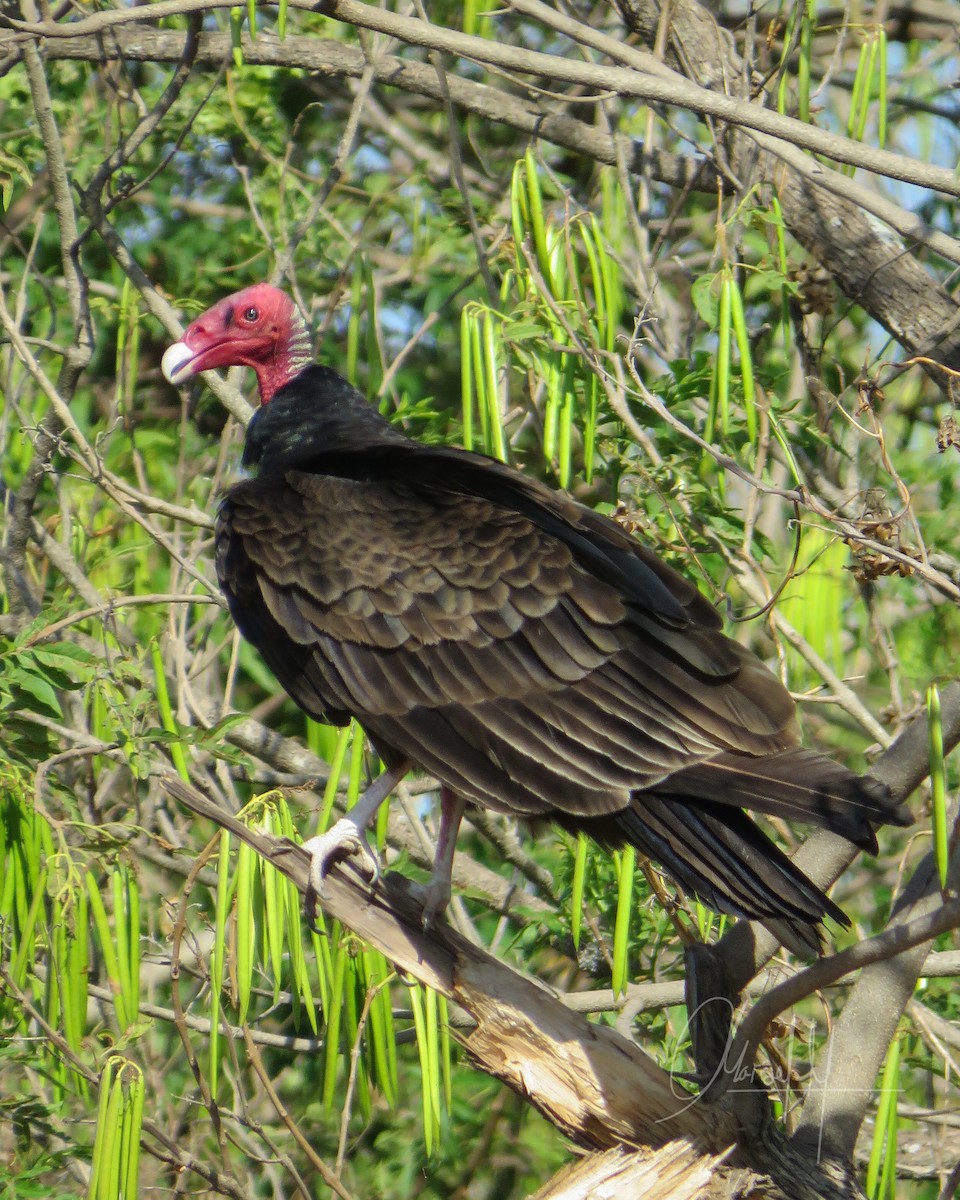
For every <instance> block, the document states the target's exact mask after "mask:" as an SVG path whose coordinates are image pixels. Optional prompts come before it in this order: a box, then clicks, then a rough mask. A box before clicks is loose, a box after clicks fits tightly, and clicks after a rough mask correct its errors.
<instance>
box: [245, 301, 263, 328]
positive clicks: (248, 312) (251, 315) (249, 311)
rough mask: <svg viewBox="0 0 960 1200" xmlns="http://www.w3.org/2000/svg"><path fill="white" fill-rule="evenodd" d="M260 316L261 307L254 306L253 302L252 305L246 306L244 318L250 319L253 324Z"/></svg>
mask: <svg viewBox="0 0 960 1200" xmlns="http://www.w3.org/2000/svg"><path fill="white" fill-rule="evenodd" d="M259 316H260V309H259V308H254V306H253V305H252V304H251V305H250V307H249V308H245V309H244V310H243V319H244V320H245V321H249V323H250V324H251V325H252V324H253V322H254V321H256V320H257V319H258V318H259Z"/></svg>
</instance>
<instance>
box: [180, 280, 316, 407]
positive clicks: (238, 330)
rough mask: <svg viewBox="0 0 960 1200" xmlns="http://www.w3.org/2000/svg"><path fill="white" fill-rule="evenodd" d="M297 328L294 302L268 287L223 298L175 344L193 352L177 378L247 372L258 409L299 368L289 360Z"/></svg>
mask: <svg viewBox="0 0 960 1200" xmlns="http://www.w3.org/2000/svg"><path fill="white" fill-rule="evenodd" d="M298 325H300V326H302V322H301V321H300V318H299V315H298V313H297V310H296V308H295V306H294V303H293V301H292V300H291V299H290V297H289V296H287V295H286V294H285V293H284V292H281V291H280V290H279V289H278V288H275V287H271V286H270V285H269V284H266V283H257V284H254V285H253V287H248V288H244V289H243V291H241V292H234V293H233V295H230V296H225V297H224V299H223V300H220V301H218V303H216V304H215V305H214V306H213V307H212V308H210V309H208V310H207V311H206V312H205V313H204V314H203V315H202V316H200V317H197V319H196V320H195V321H194V322H193V323H192V324H191V325H189V326H188V328H187V329H186V331H185V332H184V335H183V337H182V338H181V339H180V340H181V342H182V344H183V345H185V346H186V347H187V348H188V349H190V350H192V351H193V352H194V358H193V359H192V360H191V361H190V363H189V370H188V371H187V372H185V373H182V377H183V378H186V377H187V376H188V375H196V374H197V373H198V372H200V371H210V370H213V369H214V368H216V367H234V366H246V367H252V368H253V369H254V371H256V373H257V382H258V384H259V386H260V400H261V403H263V404H266V403H267V402H268V401H269V400H270V399H271V397H272V396H273V395H274V393H275V392H276V391H277V390H278V389H279V388H281V387H283V385H284V384H285V383H288V382H289V381H290V379H292V378H293V376H294V375H295V374H296V373H297V371H299V370H300V369H301V368H302V366H303V364H302V362H298V363H296V364H295V363H294V361H293V358H292V355H291V343H292V341H293V338H294V334H295V331H296V327H297V326H298ZM178 382H179V381H178Z"/></svg>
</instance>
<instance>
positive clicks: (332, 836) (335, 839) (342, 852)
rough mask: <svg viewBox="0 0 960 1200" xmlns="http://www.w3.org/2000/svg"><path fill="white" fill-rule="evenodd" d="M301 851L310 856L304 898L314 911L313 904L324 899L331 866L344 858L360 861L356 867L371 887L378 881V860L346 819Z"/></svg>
mask: <svg viewBox="0 0 960 1200" xmlns="http://www.w3.org/2000/svg"><path fill="white" fill-rule="evenodd" d="M303 849H304V850H306V852H307V853H308V854H309V855H310V880H309V883H308V885H307V890H306V893H305V897H304V899H305V901H306V900H308V899H312V900H313V906H314V911H316V902H317V901H318V900H319V899H320V897H322V896H323V885H324V880H325V879H326V877H327V875H328V874H329V873H330V869H331V867H333V866H334V865H335V864H336V863H338V862H341V861H342V860H343V859H346V858H351V857H356V858H359V860H360V861H359V862H358V863H357V864H356V865H357V867H358V868H359V870H360V871H361V872H362V873H363V874H364V875H366V876H367V878H368V880H369V881H370V886H371V887H373V886H374V885H375V884H376V883H377V881H378V880H379V878H380V861H379V859H378V858H377V856H376V854H375V853H374V852H373V851H372V850H371V849H370V847H369V845H368V844H367V841H366V839H365V838H364V837H363V835H362V834H361V833H360V831H359V830H358V829H357V827H356V825H354V824H353V822H352V821H350V820H349V819H347V818H346V817H344V818H343V819H342V820H340V821H337V823H336V824H335V825H333V826H332V827H331V828H330V829H328V830H327V832H326V833H324V834H321V835H320V836H319V837H313V838H310V839H309V841H306V842H304V843H303ZM308 919H309V917H308Z"/></svg>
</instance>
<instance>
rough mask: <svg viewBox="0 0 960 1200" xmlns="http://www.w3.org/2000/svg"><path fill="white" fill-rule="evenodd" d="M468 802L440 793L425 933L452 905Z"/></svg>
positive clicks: (426, 897) (443, 789)
mask: <svg viewBox="0 0 960 1200" xmlns="http://www.w3.org/2000/svg"><path fill="white" fill-rule="evenodd" d="M466 807H467V802H466V800H464V799H463V797H462V796H459V795H458V794H457V793H456V792H455V791H453V789H452V788H448V787H446V785H444V786H443V787H441V789H440V831H439V833H438V834H437V849H436V852H435V854H434V856H433V870H432V871H431V872H430V882H429V883H428V884H427V886H426V887H425V888H424V889H423V927H424V929H426V928H427V927H428V926H429V925H430V924H431V922H432V921H434V920H435V919H436V918H437V917H440V916H443V914H444V912H445V911H446V908H447V905H448V904H449V903H450V893H451V890H452V884H451V878H450V877H451V874H452V872H453V855H454V851H455V850H456V848H457V833H458V832H459V829H460V822H461V820H462V819H463V812H464V809H465V808H466Z"/></svg>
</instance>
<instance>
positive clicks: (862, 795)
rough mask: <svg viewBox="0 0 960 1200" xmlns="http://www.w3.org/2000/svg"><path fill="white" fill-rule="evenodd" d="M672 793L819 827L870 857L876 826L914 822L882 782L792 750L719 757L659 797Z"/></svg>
mask: <svg viewBox="0 0 960 1200" xmlns="http://www.w3.org/2000/svg"><path fill="white" fill-rule="evenodd" d="M668 792H669V794H670V795H671V796H676V797H677V799H678V800H682V801H685V802H687V803H689V804H694V805H706V806H710V805H714V804H721V805H724V806H725V807H726V806H729V807H731V808H738V809H739V808H746V809H749V810H752V811H753V812H761V813H766V814H767V816H771V817H784V818H786V819H787V820H791V821H805V822H807V823H808V824H812V825H819V826H821V827H822V828H823V829H829V830H831V831H832V832H833V833H839V834H840V835H841V837H845V838H847V839H848V840H849V841H851V842H853V843H854V845H856V846H859V847H860V849H861V850H867V851H869V852H870V853H871V854H876V852H877V839H876V836H875V834H874V826H876V825H885V824H889V825H909V824H910V821H911V817H910V815H909V813H908V812H907V810H906V809H905V808H904V807H903V805H900V804H897V803H896V802H895V801H894V800H893V798H892V796H891V795H890V793H889V791H888V790H887V788H886V787H885V786H884V785H883V784H882V783H879V782H878V781H877V780H875V779H871V778H870V776H869V775H865V776H860V775H855V774H854V773H853V771H850V770H848V769H847V768H846V767H843V766H841V765H840V764H839V763H836V762H833V761H832V759H829V758H825V757H824V756H823V755H822V754H817V752H816V751H814V750H787V751H785V752H784V753H782V754H772V755H769V756H767V757H764V758H757V759H747V758H744V756H743V755H737V754H719V755H717V756H716V757H714V758H712V759H709V760H707V761H704V762H701V763H698V764H697V765H696V766H693V767H688V768H687V769H686V770H684V771H678V772H677V774H676V775H673V776H671V778H670V779H669V780H667V781H666V783H665V784H664V785H663V788H661V789H657V792H656V794H657V795H658V796H666V795H667V793H668ZM641 803H642V801H641Z"/></svg>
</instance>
